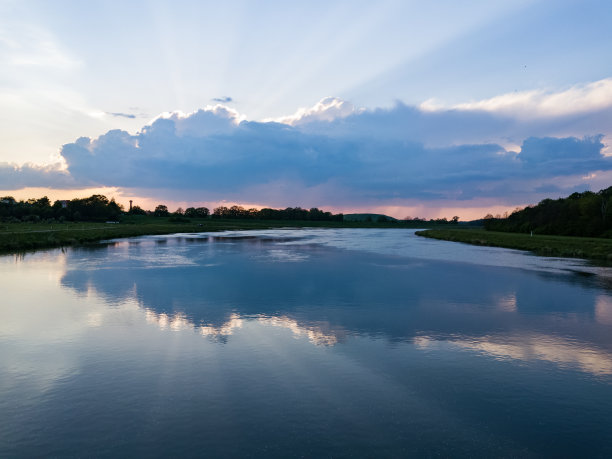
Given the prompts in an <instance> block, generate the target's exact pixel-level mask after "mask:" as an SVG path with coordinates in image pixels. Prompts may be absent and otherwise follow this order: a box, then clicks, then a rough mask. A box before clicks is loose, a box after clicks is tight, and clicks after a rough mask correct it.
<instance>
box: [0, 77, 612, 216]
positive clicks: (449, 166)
mask: <svg viewBox="0 0 612 459" xmlns="http://www.w3.org/2000/svg"><path fill="white" fill-rule="evenodd" d="M611 119H612V79H604V80H600V81H597V82H594V83H591V84H587V85H582V86H575V87H572V88H569V89H567V90H565V91H563V92H558V93H545V92H542V91H532V92H521V93H513V94H507V95H502V96H498V97H494V98H492V99H488V100H482V101H477V102H471V103H465V104H458V105H453V106H445V105H443V104H441V103H439V102H436V101H431V100H430V101H426V102H424V103H422V104H421V105H419V106H409V105H405V104H403V103H401V102H397V103H396V104H395V106H393V107H392V108H386V109H368V110H366V109H363V108H357V107H355V106H353V105H352V104H351V103H350V102H348V101H344V100H341V99H338V98H333V97H328V98H325V99H322V100H321V101H320V102H318V103H317V104H316V105H314V106H313V107H311V108H309V109H300V110H298V111H297V112H296V113H295V114H294V115H291V116H287V117H283V118H279V119H276V120H266V121H253V120H248V119H246V117H245V116H243V115H241V114H240V113H238V112H237V111H236V110H234V109H231V108H228V107H226V106H223V105H220V104H219V105H216V106H209V107H206V108H204V109H200V110H198V111H196V112H194V113H190V114H183V113H180V112H172V113H166V114H163V115H160V116H158V117H157V118H156V119H154V120H153V121H152V122H151V123H150V124H148V125H146V126H144V127H143V128H142V130H141V131H140V132H138V133H136V134H130V133H128V132H126V131H123V130H110V131H108V132H106V133H105V134H103V135H101V136H99V137H97V138H89V137H81V138H79V139H77V140H76V141H74V142H72V143H68V144H66V145H64V146H63V147H62V149H61V156H62V158H63V160H64V161H65V167H63V168H61V167H59V166H56V167H54V166H45V167H38V166H36V165H33V164H26V165H23V166H15V165H12V164H8V163H3V164H1V163H0V181H1V182H2V183H3V185H4V186H3V188H5V189H18V188H23V187H29V186H46V187H51V188H78V187H82V188H86V187H100V186H109V187H118V188H121V189H124V190H130V192H132V193H136V194H139V195H141V196H154V197H159V198H163V197H164V195H167V194H168V192H171V194H172V197H173V198H174V199H180V200H189V201H194V202H195V201H215V200H232V201H238V202H241V201H242V202H258V203H262V204H265V205H270V206H289V205H306V206H308V205H319V206H323V205H326V206H336V207H342V206H345V207H347V206H348V207H350V206H357V205H369V206H377V205H379V206H380V205H389V204H394V205H409V204H410V203H414V202H416V201H421V202H422V201H429V202H433V201H446V202H456V203H463V204H462V205H467V206H469V203H470V202H476V201H478V200H482V199H494V200H496V201H497V202H499V203H503V204H506V205H508V206H513V205H516V204H521V203H530V202H537V201H538V200H539V199H541V198H543V197H548V196H550V197H557V196H562V195H566V194H569V193H571V192H573V191H577V190H578V191H582V190H584V189H586V188H588V187H589V183H590V181H591V180H592V179H593V177H598V176H605V175H606V172H608V171H612V157H608V156H606V155H605V151H606V145H605V143H606V139H607V138H609V137H606V136H610V135H611V134H612V132H610V131H611V125H610V120H611Z"/></svg>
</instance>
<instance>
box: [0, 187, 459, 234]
mask: <svg viewBox="0 0 612 459" xmlns="http://www.w3.org/2000/svg"><path fill="white" fill-rule="evenodd" d="M125 215H130V216H138V215H145V216H151V217H169V218H170V221H176V222H185V221H189V220H188V219H189V218H213V219H253V220H292V221H335V222H341V221H344V215H343V214H333V213H331V212H325V211H323V210H320V209H318V208H316V207H313V208H311V209H310V210H308V209H302V208H301V207H287V208H286V209H271V208H264V209H260V210H258V209H245V208H244V207H242V206H231V207H225V206H221V207H217V208H215V209H214V210H213V212H212V214H211V213H210V211H209V210H208V209H207V208H206V207H188V208H187V209H185V210H183V209H181V208H178V209H177V210H176V211H175V212H170V211H169V210H168V207H167V206H166V205H164V204H159V205H158V206H156V207H155V210H153V211H150V210H144V209H142V208H141V207H139V206H137V205H135V206H132V207H131V208H130V210H128V211H127V212H125V211H124V209H123V206H121V205H120V204H117V203H116V202H115V199H114V198H113V199H110V200H109V199H108V198H107V197H106V196H103V195H99V194H95V195H92V196H90V197H88V198H82V199H72V200H58V201H55V202H54V203H53V204H51V201H49V198H47V197H46V196H45V197H42V198H40V199H28V200H26V201H17V200H16V199H14V198H13V197H12V196H5V197H0V221H3V222H32V223H36V222H55V221H59V222H63V221H92V222H102V221H119V220H121V218H122V216H125ZM368 215H369V214H368ZM372 215H374V214H372ZM458 220H459V217H453V218H452V219H451V220H447V219H446V218H438V219H435V220H434V219H431V220H425V219H424V218H411V217H407V218H406V219H404V220H403V221H401V223H402V224H404V225H405V224H406V223H408V224H410V223H412V224H415V225H417V226H418V225H421V226H422V224H424V223H435V224H456V223H457V222H458ZM363 221H366V222H377V223H400V221H398V220H395V219H392V218H389V217H386V216H384V215H378V216H376V219H373V218H366V219H365V220H363Z"/></svg>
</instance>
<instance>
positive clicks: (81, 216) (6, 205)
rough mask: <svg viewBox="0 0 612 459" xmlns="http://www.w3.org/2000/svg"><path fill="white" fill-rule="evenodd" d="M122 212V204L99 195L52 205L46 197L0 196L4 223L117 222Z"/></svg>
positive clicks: (0, 208) (0, 212)
mask: <svg viewBox="0 0 612 459" xmlns="http://www.w3.org/2000/svg"><path fill="white" fill-rule="evenodd" d="M123 213H124V212H123V206H121V205H120V204H117V203H116V202H115V200H114V199H110V200H109V199H108V198H107V197H106V196H103V195H100V194H94V195H92V196H90V197H88V198H82V199H72V200H69V201H68V200H57V201H55V202H54V203H53V204H51V201H50V200H49V198H47V197H46V196H44V197H42V198H40V199H28V200H22V201H17V200H16V199H15V198H13V197H12V196H4V197H1V198H0V220H2V221H4V222H31V223H37V222H41V221H43V222H54V221H59V222H63V221H109V220H111V221H116V220H118V219H119V218H120V217H121V215H122V214H123Z"/></svg>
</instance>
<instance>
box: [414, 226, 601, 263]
mask: <svg viewBox="0 0 612 459" xmlns="http://www.w3.org/2000/svg"><path fill="white" fill-rule="evenodd" d="M415 234H416V235H417V236H421V237H427V238H431V239H438V240H442V241H451V242H460V243H464V244H470V245H480V246H489V247H501V248H505V249H516V250H525V251H528V252H531V253H533V254H535V255H538V256H544V257H560V258H579V259H583V260H586V261H589V262H594V263H597V264H598V265H602V266H608V265H609V264H610V263H612V239H604V238H590V237H577V236H557V235H544V234H537V235H536V234H534V235H533V236H531V235H529V234H525V233H503V232H497V231H487V230H485V229H461V228H457V229H455V228H453V229H425V230H419V231H417V232H416V233H415Z"/></svg>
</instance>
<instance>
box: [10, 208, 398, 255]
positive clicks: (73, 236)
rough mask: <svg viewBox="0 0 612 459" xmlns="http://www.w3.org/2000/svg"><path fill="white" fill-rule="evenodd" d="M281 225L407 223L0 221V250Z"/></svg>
mask: <svg viewBox="0 0 612 459" xmlns="http://www.w3.org/2000/svg"><path fill="white" fill-rule="evenodd" d="M283 227H294V228H295V227H299V228H404V227H407V226H406V225H405V224H402V223H392V222H384V223H383V222H381V223H372V222H335V221H288V220H282V221H274V220H220V219H210V218H207V219H190V220H188V221H183V222H173V221H171V219H168V218H155V217H147V216H129V217H126V218H125V219H124V221H122V222H121V223H53V224H46V223H0V253H11V252H23V251H29V250H35V249H42V248H51V247H62V246H70V245H83V244H90V243H94V242H96V241H100V240H103V239H112V238H119V237H133V236H143V235H154V234H172V233H192V232H207V231H225V230H249V229H253V230H255V229H268V228H283Z"/></svg>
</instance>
